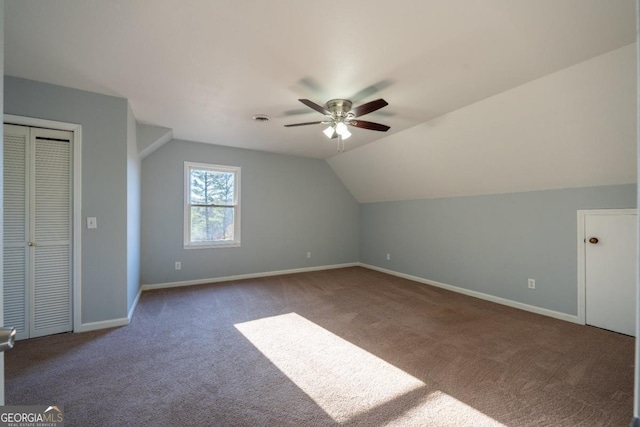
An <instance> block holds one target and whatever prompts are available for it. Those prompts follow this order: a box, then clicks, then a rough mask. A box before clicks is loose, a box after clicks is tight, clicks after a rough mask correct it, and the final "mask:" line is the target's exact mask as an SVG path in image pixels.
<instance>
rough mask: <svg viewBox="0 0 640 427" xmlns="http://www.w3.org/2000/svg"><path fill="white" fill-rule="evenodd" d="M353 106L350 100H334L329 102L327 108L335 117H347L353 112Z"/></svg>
mask: <svg viewBox="0 0 640 427" xmlns="http://www.w3.org/2000/svg"><path fill="white" fill-rule="evenodd" d="M352 105H353V104H352V103H351V101H349V100H348V99H332V100H330V101H328V102H327V104H326V106H325V108H326V110H327V111H329V112H330V113H331V114H332V115H333V116H334V117H336V118H339V117H346V116H347V113H349V111H351V106H352Z"/></svg>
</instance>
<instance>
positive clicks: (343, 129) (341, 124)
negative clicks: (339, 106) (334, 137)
mask: <svg viewBox="0 0 640 427" xmlns="http://www.w3.org/2000/svg"><path fill="white" fill-rule="evenodd" d="M336 132H338V135H340V136H341V137H343V138H344V137H345V136H344V135H345V133H349V130H348V129H347V125H346V124H344V122H339V123H338V124H337V125H336Z"/></svg>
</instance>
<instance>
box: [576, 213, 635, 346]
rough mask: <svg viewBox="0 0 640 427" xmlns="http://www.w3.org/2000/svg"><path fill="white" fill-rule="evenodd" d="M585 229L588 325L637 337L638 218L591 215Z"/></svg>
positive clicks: (626, 215)
mask: <svg viewBox="0 0 640 427" xmlns="http://www.w3.org/2000/svg"><path fill="white" fill-rule="evenodd" d="M584 226H585V230H584V231H585V234H584V236H585V239H584V240H585V242H584V244H585V251H584V254H585V298H586V303H585V315H586V323H587V324H588V325H592V326H597V327H599V328H604V329H608V330H611V331H614V332H619V333H622V334H626V335H632V336H635V335H636V332H635V319H636V260H637V253H638V249H637V237H636V236H637V214H636V213H635V211H634V210H629V211H628V213H627V212H625V213H611V214H607V213H598V214H587V215H586V216H585V218H584Z"/></svg>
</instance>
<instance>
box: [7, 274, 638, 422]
mask: <svg viewBox="0 0 640 427" xmlns="http://www.w3.org/2000/svg"><path fill="white" fill-rule="evenodd" d="M633 355H634V339H633V338H631V337H627V336H623V335H619V334H615V333H612V332H607V331H604V330H600V329H597V328H592V327H586V326H580V325H574V324H571V323H568V322H563V321H559V320H554V319H551V318H547V317H544V316H539V315H535V314H531V313H527V312H523V311H519V310H515V309H511V308H508V307H504V306H501V305H497V304H493V303H489V302H486V301H482V300H478V299H475V298H471V297H466V296H463V295H459V294H456V293H452V292H447V291H444V290H441V289H438V288H433V287H430V286H426V285H422V284H417V283H414V282H411V281H408V280H403V279H399V278H396V277H392V276H388V275H385V274H382V273H378V272H375V271H371V270H367V269H364V268H359V267H354V268H345V269H340V270H330V271H320V272H313V273H304V274H293V275H286V276H276V277H269V278H261V279H253V280H243V281H235V282H228V283H219V284H212V285H202V286H192V287H184V288H174V289H166V290H156V291H149V292H144V293H143V294H142V297H141V299H140V303H139V305H138V308H137V310H136V313H135V316H134V318H133V321H132V322H131V324H130V325H129V326H127V327H122V328H115V329H109V330H102V331H94V332H87V333H81V334H61V335H56V336H50V337H43V338H37V339H31V340H26V341H20V342H18V343H17V345H16V347H15V348H14V349H13V350H11V351H9V352H7V353H6V400H7V404H8V405H26V404H46V405H56V404H57V405H63V406H64V411H65V415H66V422H67V424H66V425H69V426H335V425H362V426H379V425H399V426H405V425H406V426H482V425H487V426H500V425H503V426H509V427H515V426H627V425H629V422H630V421H631V418H632V407H633V403H632V402H633V366H632V364H633V357H634V356H633Z"/></svg>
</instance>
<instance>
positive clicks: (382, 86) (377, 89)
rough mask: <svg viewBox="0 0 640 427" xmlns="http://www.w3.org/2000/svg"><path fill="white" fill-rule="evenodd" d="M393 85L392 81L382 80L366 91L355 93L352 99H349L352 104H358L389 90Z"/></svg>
mask: <svg viewBox="0 0 640 427" xmlns="http://www.w3.org/2000/svg"><path fill="white" fill-rule="evenodd" d="M392 84H393V81H392V80H389V79H385V80H381V81H379V82H378V83H376V84H372V85H371V86H367V87H365V88H364V89H362V90H360V91H358V92H356V93H354V94H353V95H351V97H349V99H350V100H351V102H353V103H354V104H355V103H356V102H360V101H362V100H363V99H365V98H368V97H370V96H371V95H373V94H375V93H376V92H380V91H381V90H383V89H386V88H388V87H389V86H391V85H392Z"/></svg>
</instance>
